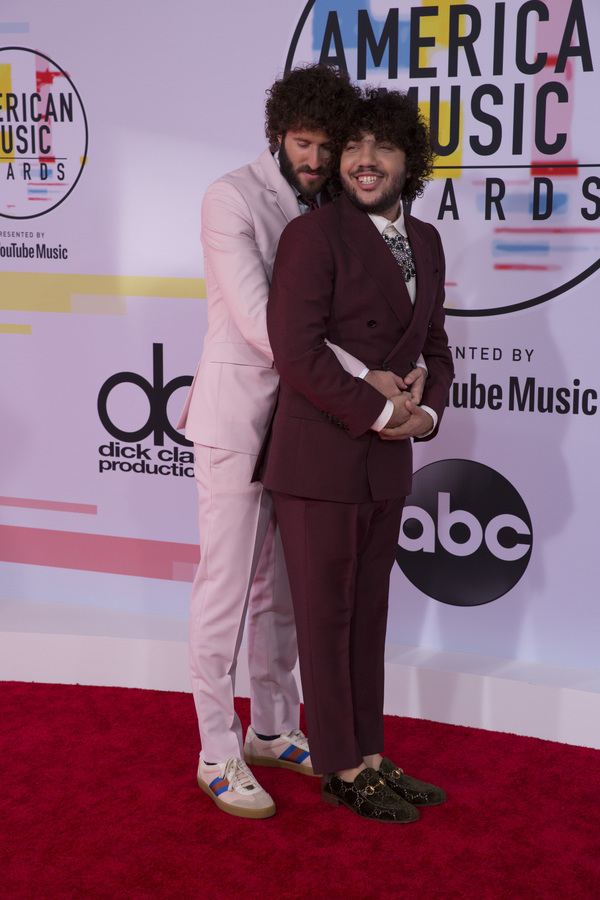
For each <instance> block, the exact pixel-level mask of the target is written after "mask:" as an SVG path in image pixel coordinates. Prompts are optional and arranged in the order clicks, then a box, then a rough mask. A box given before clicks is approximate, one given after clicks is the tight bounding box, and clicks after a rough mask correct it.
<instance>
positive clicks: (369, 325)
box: [367, 319, 377, 328]
mask: <svg viewBox="0 0 600 900" xmlns="http://www.w3.org/2000/svg"><path fill="white" fill-rule="evenodd" d="M367 325H368V327H369V328H375V326H376V325H377V322H376V321H375V319H369V321H368V322H367Z"/></svg>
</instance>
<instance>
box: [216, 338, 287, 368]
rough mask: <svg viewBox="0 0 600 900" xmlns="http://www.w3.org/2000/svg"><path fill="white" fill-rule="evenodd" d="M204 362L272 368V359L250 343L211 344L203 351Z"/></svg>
mask: <svg viewBox="0 0 600 900" xmlns="http://www.w3.org/2000/svg"><path fill="white" fill-rule="evenodd" d="M203 359H204V360H205V361H206V362H219V363H234V365H238V366H259V367H261V368H264V369H272V368H273V360H272V359H269V357H268V356H265V354H264V353H261V351H260V350H257V348H256V347H253V346H252V345H251V344H227V343H222V344H211V345H210V346H209V347H206V349H205V350H204V353H203Z"/></svg>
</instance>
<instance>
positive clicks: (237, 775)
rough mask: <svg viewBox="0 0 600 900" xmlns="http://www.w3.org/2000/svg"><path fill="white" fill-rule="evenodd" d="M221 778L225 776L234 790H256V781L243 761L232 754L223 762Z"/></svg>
mask: <svg viewBox="0 0 600 900" xmlns="http://www.w3.org/2000/svg"><path fill="white" fill-rule="evenodd" d="M223 778H226V779H227V781H228V782H229V784H230V786H231V788H232V789H233V790H234V791H237V790H242V791H256V790H258V782H257V781H256V779H255V778H254V776H253V775H252V773H251V772H250V770H249V769H248V767H247V765H246V763H245V762H242V761H241V760H240V759H236V758H235V756H232V757H231V759H229V760H227V762H226V763H225V769H224V771H223Z"/></svg>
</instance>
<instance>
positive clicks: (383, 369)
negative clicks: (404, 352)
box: [381, 363, 390, 372]
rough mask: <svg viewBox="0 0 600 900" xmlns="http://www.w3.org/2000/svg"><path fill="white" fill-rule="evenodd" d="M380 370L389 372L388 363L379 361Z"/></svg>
mask: <svg viewBox="0 0 600 900" xmlns="http://www.w3.org/2000/svg"><path fill="white" fill-rule="evenodd" d="M381 371H382V372H389V371H390V366H389V363H381Z"/></svg>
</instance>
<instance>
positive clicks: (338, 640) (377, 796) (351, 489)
mask: <svg viewBox="0 0 600 900" xmlns="http://www.w3.org/2000/svg"><path fill="white" fill-rule="evenodd" d="M348 134H349V135H350V137H351V138H352V140H347V141H346V143H345V144H344V149H343V152H342V155H341V163H340V176H341V181H342V186H343V190H344V193H343V195H342V196H341V197H340V199H339V200H338V201H336V202H335V203H333V204H330V205H329V206H326V207H324V208H323V209H320V210H318V211H316V212H315V213H314V214H313V215H311V216H307V217H304V218H303V219H296V220H294V221H293V222H292V223H290V225H289V226H288V227H287V228H286V230H285V231H284V233H283V235H282V237H281V240H280V243H279V249H278V253H277V258H276V261H275V267H274V271H273V279H272V285H271V292H270V297H269V304H268V310H267V324H268V329H269V338H270V341H271V346H272V349H273V354H274V359H275V365H276V367H277V369H278V371H279V373H280V377H281V386H280V391H279V398H278V405H277V410H276V412H275V416H274V421H273V428H272V435H271V443H270V448H269V452H268V456H267V460H266V468H265V472H264V476H263V483H264V484H265V486H266V487H267V488H269V490H271V491H272V492H273V496H274V500H275V509H276V513H277V519H278V522H279V526H280V529H281V535H282V540H283V546H284V551H285V558H286V562H287V567H288V574H289V578H290V584H291V589H292V597H293V602H294V609H295V614H296V626H297V632H298V646H299V653H300V670H301V675H302V687H303V694H304V704H305V710H306V721H307V726H308V735H309V739H310V745H311V754H312V762H313V768H314V769H315V771H316V772H322V773H325V776H324V778H323V782H322V796H323V799H325V800H327V801H328V802H330V803H333V804H335V805H337V804H339V803H343V804H345V805H347V806H348V807H350V809H352V810H353V811H354V812H356V813H358V814H359V815H361V816H364V817H366V818H373V819H378V820H380V821H386V822H412V821H415V820H416V819H417V818H418V810H417V809H416V806H418V805H434V804H437V803H441V802H443V800H444V799H445V794H444V791H443V790H441V789H440V788H437V787H435V786H433V785H430V784H427V783H425V782H421V781H418V780H416V779H414V778H411V777H410V776H407V775H405V774H404V773H403V772H402V770H401V769H399V768H398V767H397V766H395V765H394V764H393V763H392V762H391V761H390V760H389V759H386V758H385V757H384V756H383V752H384V736H383V684H384V648H385V631H386V624H387V603H388V590H389V575H390V571H391V568H392V565H393V562H394V559H395V553H396V549H397V543H398V533H399V529H400V521H401V514H402V508H403V503H404V498H405V497H406V495H407V494H409V493H410V490H411V477H412V446H411V440H410V438H411V437H421V438H423V437H426V438H431V437H433V436H434V434H435V433H436V431H437V427H438V425H439V421H440V419H441V417H442V413H443V411H444V407H445V403H446V398H447V396H448V391H449V387H450V384H451V382H452V377H453V366H452V357H451V353H450V351H449V348H448V340H447V337H446V333H445V330H444V310H443V302H444V274H445V266H444V255H443V251H442V246H441V243H440V239H439V235H438V233H437V231H436V229H435V228H434V227H433V226H432V225H429V224H427V223H425V222H421V221H419V220H418V219H416V218H414V217H413V216H410V215H405V214H404V213H403V206H402V200H407V201H411V200H413V199H414V198H415V197H416V196H418V195H419V194H420V193H421V192H422V190H423V187H424V184H425V181H426V180H427V178H428V177H430V175H431V171H432V162H433V153H432V150H431V147H430V143H429V138H428V132H427V128H426V125H425V123H424V122H423V120H422V118H421V116H420V113H419V110H418V108H417V107H416V106H414V105H413V104H412V102H411V101H410V99H409V98H408V97H407V96H406V95H403V94H400V93H397V92H390V93H386V92H385V91H369V92H367V93H366V95H365V97H364V98H363V99H362V100H361V101H360V102H359V103H358V104H357V108H356V111H355V113H354V116H353V119H352V124H351V128H350V130H349V132H348ZM327 341H331V342H333V343H335V344H337V345H339V346H340V347H342V348H343V349H344V350H346V351H348V352H350V353H351V354H352V355H354V356H356V357H358V358H360V359H361V360H363V361H364V362H365V364H366V365H367V366H368V367H369V369H377V368H379V369H384V370H388V369H391V370H392V371H396V372H402V371H407V370H408V369H409V368H410V366H411V363H410V360H414V359H417V357H418V356H419V354H421V353H422V354H423V356H424V358H425V363H426V365H427V369H428V375H427V381H426V383H425V389H424V392H423V398H422V399H423V404H422V405H420V406H419V405H417V404H415V403H414V400H413V399H411V398H410V397H409V396H408V394H404V395H398V396H396V397H392V398H391V399H387V400H386V398H385V397H384V396H382V394H381V393H378V392H377V391H376V390H374V389H373V388H372V387H371V385H370V384H368V383H366V382H365V381H364V380H361V379H359V378H354V377H352V375H351V374H350V373H349V372H347V371H345V370H344V369H343V368H342V366H340V365H339V363H338V361H337V359H336V358H335V357H334V355H333V354H332V353H331V352H330V351H329V349H328V347H327Z"/></svg>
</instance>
